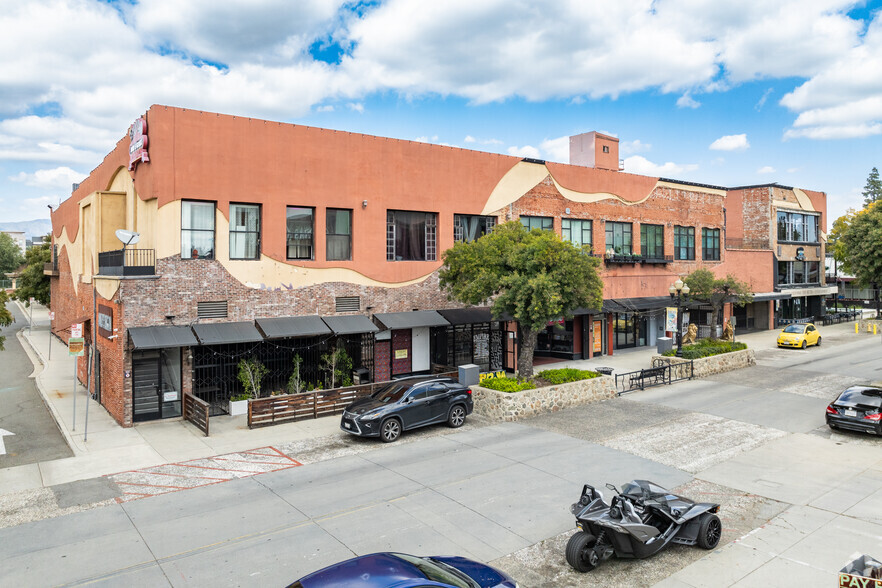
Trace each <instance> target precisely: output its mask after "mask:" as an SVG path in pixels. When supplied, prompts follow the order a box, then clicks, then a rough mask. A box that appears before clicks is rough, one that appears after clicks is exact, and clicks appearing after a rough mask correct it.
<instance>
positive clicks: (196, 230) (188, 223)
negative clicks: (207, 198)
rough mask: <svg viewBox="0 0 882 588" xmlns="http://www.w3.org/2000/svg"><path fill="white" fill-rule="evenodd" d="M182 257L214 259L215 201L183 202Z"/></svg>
mask: <svg viewBox="0 0 882 588" xmlns="http://www.w3.org/2000/svg"><path fill="white" fill-rule="evenodd" d="M181 257H182V258H184V259H214V202H196V201H193V200H183V201H182V202H181Z"/></svg>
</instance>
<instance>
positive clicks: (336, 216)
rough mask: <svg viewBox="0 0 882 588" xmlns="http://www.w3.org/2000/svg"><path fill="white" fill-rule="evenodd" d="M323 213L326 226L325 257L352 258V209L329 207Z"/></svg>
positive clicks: (340, 259) (341, 259) (336, 258)
mask: <svg viewBox="0 0 882 588" xmlns="http://www.w3.org/2000/svg"><path fill="white" fill-rule="evenodd" d="M325 215H326V217H325V225H326V227H327V235H326V238H327V243H326V249H327V251H326V252H325V259H327V260H328V261H349V260H350V259H352V211H351V210H348V209H340V208H329V209H328V210H327V211H326V212H325Z"/></svg>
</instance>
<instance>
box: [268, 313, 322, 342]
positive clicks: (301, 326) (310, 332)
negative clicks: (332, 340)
mask: <svg viewBox="0 0 882 588" xmlns="http://www.w3.org/2000/svg"><path fill="white" fill-rule="evenodd" d="M256 322H257V326H258V327H260V330H261V331H263V334H264V335H266V338H267V339H281V338H284V337H312V336H315V335H330V334H331V329H329V328H328V325H326V324H325V323H324V322H323V321H322V319H321V318H320V317H319V316H318V315H317V314H316V315H310V316H285V317H281V318H260V319H257V321H256Z"/></svg>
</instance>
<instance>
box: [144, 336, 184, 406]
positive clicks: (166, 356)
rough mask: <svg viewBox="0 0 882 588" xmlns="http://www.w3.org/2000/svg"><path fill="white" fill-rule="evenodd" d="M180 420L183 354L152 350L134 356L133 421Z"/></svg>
mask: <svg viewBox="0 0 882 588" xmlns="http://www.w3.org/2000/svg"><path fill="white" fill-rule="evenodd" d="M179 416H181V350H180V349H179V348H173V349H150V350H146V351H135V352H133V354H132V420H134V421H135V422H140V421H149V420H154V419H164V418H171V417H179Z"/></svg>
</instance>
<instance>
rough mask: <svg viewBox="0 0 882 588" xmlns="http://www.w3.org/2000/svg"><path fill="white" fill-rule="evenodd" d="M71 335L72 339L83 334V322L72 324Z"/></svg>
mask: <svg viewBox="0 0 882 588" xmlns="http://www.w3.org/2000/svg"><path fill="white" fill-rule="evenodd" d="M70 336H71V338H72V339H74V338H77V337H82V336H83V323H74V324H72V325H71V326H70Z"/></svg>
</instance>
